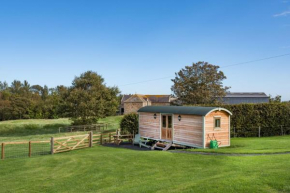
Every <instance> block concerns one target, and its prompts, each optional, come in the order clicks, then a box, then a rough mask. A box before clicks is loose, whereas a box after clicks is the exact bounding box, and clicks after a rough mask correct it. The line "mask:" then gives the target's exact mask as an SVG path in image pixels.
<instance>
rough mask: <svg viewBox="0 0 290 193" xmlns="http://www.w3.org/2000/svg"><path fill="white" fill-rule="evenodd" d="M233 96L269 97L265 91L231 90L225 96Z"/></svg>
mask: <svg viewBox="0 0 290 193" xmlns="http://www.w3.org/2000/svg"><path fill="white" fill-rule="evenodd" d="M232 97H241V98H247V97H250V98H252V97H262V98H269V96H267V95H266V94H265V93H264V92H229V93H227V94H226V96H225V97H224V98H232Z"/></svg>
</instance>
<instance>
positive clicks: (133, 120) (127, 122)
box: [120, 113, 139, 134]
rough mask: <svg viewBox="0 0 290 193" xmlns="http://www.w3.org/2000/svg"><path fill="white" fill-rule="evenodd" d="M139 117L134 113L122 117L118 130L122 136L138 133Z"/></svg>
mask: <svg viewBox="0 0 290 193" xmlns="http://www.w3.org/2000/svg"><path fill="white" fill-rule="evenodd" d="M138 122H139V117H138V114H136V113H130V114H127V115H124V117H123V118H122V120H121V123H120V128H121V133H122V134H127V133H131V134H133V132H134V133H135V134H136V133H138V125H139V123H138Z"/></svg>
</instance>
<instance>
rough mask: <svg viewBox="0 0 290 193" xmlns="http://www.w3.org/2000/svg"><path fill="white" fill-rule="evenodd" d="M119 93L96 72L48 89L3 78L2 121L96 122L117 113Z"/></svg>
mask: <svg viewBox="0 0 290 193" xmlns="http://www.w3.org/2000/svg"><path fill="white" fill-rule="evenodd" d="M119 93H120V91H119V89H118V88H117V87H107V86H106V84H105V83H104V79H103V78H102V77H101V76H100V75H98V74H97V73H96V72H92V71H88V72H85V73H83V74H81V75H80V76H79V77H75V79H74V80H73V82H72V86H70V87H66V86H63V85H60V86H57V87H56V88H48V86H46V85H44V86H41V85H30V84H29V83H28V81H23V82H21V81H18V80H14V81H13V82H12V83H11V85H10V86H9V85H8V83H7V82H1V81H0V121H1V120H11V119H29V118H35V119H38V118H49V119H52V118H58V117H71V118H72V119H73V122H74V124H90V123H95V122H96V121H97V120H98V119H99V118H101V117H105V116H110V115H115V114H116V110H117V107H118V105H119V98H118V97H119V96H118V95H119Z"/></svg>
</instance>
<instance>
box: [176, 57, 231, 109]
mask: <svg viewBox="0 0 290 193" xmlns="http://www.w3.org/2000/svg"><path fill="white" fill-rule="evenodd" d="M225 79H226V76H225V75H224V73H223V72H222V71H219V66H215V65H212V64H209V63H207V62H197V63H193V64H192V65H191V66H185V68H182V69H181V70H180V71H179V72H178V73H175V78H174V79H172V82H173V83H174V84H173V86H172V87H171V90H172V91H173V92H174V94H175V96H176V97H178V98H179V100H181V101H182V103H183V104H214V103H217V102H219V101H220V99H221V97H223V96H225V95H226V91H227V90H228V89H229V88H230V87H224V86H223V83H222V81H223V80H225Z"/></svg>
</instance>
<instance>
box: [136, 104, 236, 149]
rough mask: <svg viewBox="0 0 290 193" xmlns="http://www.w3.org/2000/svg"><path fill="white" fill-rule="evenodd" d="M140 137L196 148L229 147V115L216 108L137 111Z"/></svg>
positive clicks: (171, 108)
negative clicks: (217, 142)
mask: <svg viewBox="0 0 290 193" xmlns="http://www.w3.org/2000/svg"><path fill="white" fill-rule="evenodd" d="M138 114H139V134H140V137H142V138H145V139H150V140H156V141H165V142H170V143H171V144H178V145H183V146H189V147H195V148H207V147H209V144H210V140H211V139H216V140H217V141H219V143H220V144H219V146H220V147H226V146H230V117H231V115H232V113H231V112H230V111H229V110H227V109H224V108H219V107H188V106H146V107H142V108H141V109H139V110H138Z"/></svg>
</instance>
